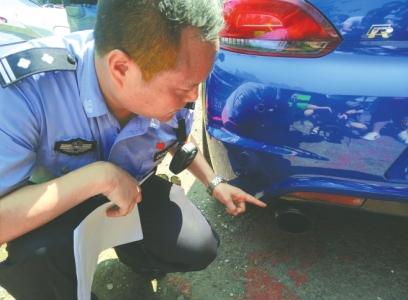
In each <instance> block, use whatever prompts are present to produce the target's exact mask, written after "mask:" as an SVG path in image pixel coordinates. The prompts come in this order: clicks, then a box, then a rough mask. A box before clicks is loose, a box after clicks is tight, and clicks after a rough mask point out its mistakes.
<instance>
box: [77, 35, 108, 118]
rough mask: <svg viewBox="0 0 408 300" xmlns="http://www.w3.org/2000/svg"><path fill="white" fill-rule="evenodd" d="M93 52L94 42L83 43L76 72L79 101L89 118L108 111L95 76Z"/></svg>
mask: <svg viewBox="0 0 408 300" xmlns="http://www.w3.org/2000/svg"><path fill="white" fill-rule="evenodd" d="M94 54H95V43H94V40H93V39H91V40H89V41H87V43H86V44H85V49H84V52H83V58H82V64H79V69H78V73H77V74H78V82H79V94H80V98H81V102H82V105H83V106H84V110H85V113H86V115H87V116H88V117H89V118H92V117H100V116H102V115H106V114H108V113H109V110H108V107H107V105H106V102H105V99H104V98H103V95H102V92H101V89H100V87H99V82H98V78H97V76H96V70H95V60H94Z"/></svg>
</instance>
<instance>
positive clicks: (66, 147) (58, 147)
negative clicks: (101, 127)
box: [54, 138, 96, 155]
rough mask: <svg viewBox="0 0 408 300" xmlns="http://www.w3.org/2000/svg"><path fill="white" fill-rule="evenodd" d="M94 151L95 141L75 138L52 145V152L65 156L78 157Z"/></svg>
mask: <svg viewBox="0 0 408 300" xmlns="http://www.w3.org/2000/svg"><path fill="white" fill-rule="evenodd" d="M95 149H96V141H87V140H84V139H80V138H76V139H72V140H69V141H58V142H55V144H54V150H55V151H57V152H61V153H64V154H67V155H80V154H84V153H88V152H90V151H94V150H95Z"/></svg>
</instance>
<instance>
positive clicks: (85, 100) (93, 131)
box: [0, 31, 193, 196]
mask: <svg viewBox="0 0 408 300" xmlns="http://www.w3.org/2000/svg"><path fill="white" fill-rule="evenodd" d="M45 46H46V47H58V48H66V49H68V51H69V52H70V53H71V54H72V55H74V56H75V58H76V60H77V69H76V71H75V72H73V71H53V72H44V73H39V74H35V75H32V76H30V77H27V78H25V79H23V80H21V81H19V82H17V83H15V84H14V85H11V86H9V87H6V88H1V87H0V196H2V195H4V194H6V193H8V192H10V191H12V190H14V189H16V188H18V187H20V186H22V185H24V184H26V183H28V182H33V183H41V182H44V181H48V180H50V179H52V178H56V177H59V176H61V175H63V174H65V173H67V172H69V171H72V170H75V169H77V168H80V167H82V166H85V165H87V164H89V163H92V162H94V161H98V160H104V161H111V162H113V163H114V164H116V165H118V166H120V167H121V168H123V169H125V170H127V171H128V172H129V173H130V174H132V175H133V176H134V177H135V178H136V179H138V180H141V179H142V178H143V177H144V176H146V175H147V173H149V171H150V170H152V169H153V168H154V167H155V166H156V165H157V164H158V163H159V162H160V161H161V157H162V155H158V154H160V151H162V149H163V147H168V146H169V145H171V144H172V143H174V142H175V140H176V136H175V128H177V126H178V124H177V120H178V118H181V117H184V118H185V119H186V128H187V134H188V133H189V132H190V131H191V125H192V120H193V112H192V111H191V110H189V109H183V110H181V111H180V112H178V113H177V115H176V116H174V117H173V119H172V120H170V121H169V122H167V123H160V122H159V121H157V120H154V119H150V118H145V117H142V116H136V117H134V118H133V119H131V120H130V121H129V122H128V123H127V124H126V126H125V127H124V128H122V129H121V128H120V125H119V123H118V121H117V120H116V119H115V117H114V116H113V115H112V114H111V113H110V112H109V110H108V108H107V106H106V104H105V102H104V99H103V97H102V94H101V90H100V89H99V85H98V81H97V77H96V73H95V65H94V59H93V56H94V41H93V34H92V31H82V32H78V33H74V34H71V35H68V36H66V37H64V38H58V37H50V38H45V39H39V40H33V41H30V42H29V43H25V44H24V45H20V46H18V49H20V50H21V49H26V48H32V47H45ZM13 51H14V52H17V51H18V50H15V49H13ZM5 54H9V53H0V57H2V56H4V55H5ZM152 109H155V108H154V107H152ZM75 139H82V140H85V141H91V142H96V149H95V150H93V151H90V152H87V153H83V154H78V155H67V154H65V153H62V152H60V151H57V150H55V149H54V148H55V145H56V143H57V142H66V143H69V142H67V141H71V140H75ZM155 157H156V160H155ZM73 188H75V187H73Z"/></svg>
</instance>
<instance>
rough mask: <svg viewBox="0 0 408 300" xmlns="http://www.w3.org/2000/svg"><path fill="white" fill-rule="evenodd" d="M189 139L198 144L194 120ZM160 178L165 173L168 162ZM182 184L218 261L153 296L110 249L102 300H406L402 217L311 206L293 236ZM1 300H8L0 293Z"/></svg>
mask: <svg viewBox="0 0 408 300" xmlns="http://www.w3.org/2000/svg"><path fill="white" fill-rule="evenodd" d="M197 114H198V116H199V115H200V112H199V111H198V112H197ZM193 135H194V136H195V138H196V139H197V140H200V139H201V121H200V118H199V117H198V118H197V122H196V124H195V125H194V129H193ZM160 172H163V173H167V174H168V175H171V174H170V172H169V171H168V160H167V161H165V162H164V164H163V166H162V168H161V170H160ZM180 178H181V181H182V186H183V187H184V189H185V191H186V192H187V194H188V196H189V197H190V198H191V200H192V201H193V202H194V203H195V204H196V205H197V206H198V207H199V208H200V210H202V211H203V213H204V214H205V216H206V217H207V218H208V220H209V221H210V222H211V223H212V225H213V226H214V228H215V229H216V230H217V232H218V234H219V235H220V237H221V246H220V249H219V255H218V257H217V259H216V260H215V261H214V263H213V264H211V265H210V266H209V267H208V268H207V269H206V270H204V271H200V272H192V273H176V274H170V275H167V276H166V277H165V278H163V279H161V280H159V282H158V290H157V292H156V293H154V292H153V290H152V287H151V284H150V283H149V282H146V281H145V280H143V279H142V278H140V277H139V276H137V275H135V274H134V273H132V272H131V271H130V270H129V269H128V268H127V267H126V266H124V265H122V264H121V263H120V262H119V261H118V260H117V258H116V255H115V253H114V251H113V250H111V249H108V250H106V251H104V252H103V253H102V254H101V256H100V263H99V264H98V268H97V272H96V274H95V278H94V285H93V290H94V292H95V293H96V294H97V295H98V296H99V298H100V299H101V300H105V299H106V300H110V299H121V300H122V299H123V300H127V299H129V300H131V299H140V300H162V299H163V300H164V299H165V300H167V299H168V300H170V299H174V300H183V299H191V300H224V299H225V300H230V299H231V300H232V299H233V300H275V299H276V300H278V299H288V300H293V299H307V300H308V299H336V300H337V299H344V300H352V299H367V300H390V299H396V300H403V299H408V259H407V257H408V219H404V218H397V217H390V216H382V215H374V214H368V213H363V212H358V211H352V210H348V209H338V208H329V207H311V208H309V209H308V211H307V212H308V214H309V216H310V218H311V220H312V221H313V225H312V227H311V228H310V230H308V231H306V232H304V233H302V234H291V233H288V232H285V231H282V230H281V229H279V228H278V227H277V225H276V223H275V222H274V219H273V214H274V209H273V208H272V207H268V208H267V209H259V208H255V207H249V210H248V212H247V213H246V214H244V215H242V216H238V217H230V216H228V215H227V214H226V213H225V211H224V208H223V207H222V206H221V205H220V204H219V203H217V202H216V201H215V200H213V199H210V198H209V196H208V195H207V194H206V193H205V188H204V187H203V186H202V185H201V184H200V183H199V182H197V181H194V180H193V178H192V176H191V175H190V174H189V173H188V172H183V173H182V174H181V176H180ZM4 257H5V252H4V249H3V250H0V260H1V259H2V258H4ZM0 299H2V300H3V299H7V300H9V299H12V298H11V297H10V296H9V295H8V294H7V292H6V291H5V290H1V288H0ZM46 300H47V299H46Z"/></svg>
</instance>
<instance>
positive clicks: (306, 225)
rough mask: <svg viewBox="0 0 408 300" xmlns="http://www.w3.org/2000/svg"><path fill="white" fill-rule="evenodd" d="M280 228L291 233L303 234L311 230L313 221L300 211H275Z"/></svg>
mask: <svg viewBox="0 0 408 300" xmlns="http://www.w3.org/2000/svg"><path fill="white" fill-rule="evenodd" d="M275 221H276V224H278V227H279V228H280V229H282V230H284V231H287V232H290V233H303V232H305V231H307V230H309V229H310V227H311V226H312V221H311V220H310V219H309V217H308V216H306V215H305V214H304V213H303V212H302V211H301V210H300V209H298V208H296V207H285V208H281V209H278V210H276V211H275Z"/></svg>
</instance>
